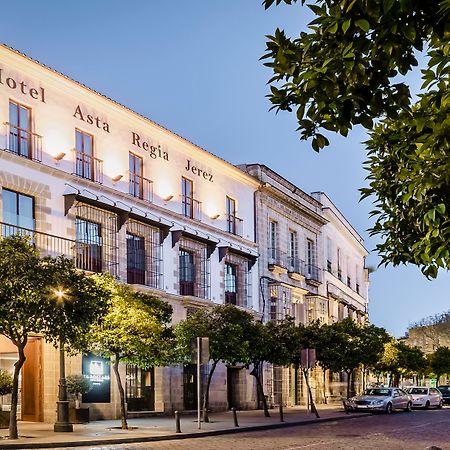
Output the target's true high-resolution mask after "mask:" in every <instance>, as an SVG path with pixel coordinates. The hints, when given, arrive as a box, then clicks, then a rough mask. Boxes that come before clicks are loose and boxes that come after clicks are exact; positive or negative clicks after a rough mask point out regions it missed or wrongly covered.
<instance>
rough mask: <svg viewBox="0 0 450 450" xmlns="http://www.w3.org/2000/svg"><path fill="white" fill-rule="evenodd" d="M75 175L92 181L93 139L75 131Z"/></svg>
mask: <svg viewBox="0 0 450 450" xmlns="http://www.w3.org/2000/svg"><path fill="white" fill-rule="evenodd" d="M75 153H76V162H75V173H76V175H78V176H79V177H82V178H87V179H88V180H94V138H93V136H91V135H90V134H87V133H85V132H83V131H80V130H75Z"/></svg>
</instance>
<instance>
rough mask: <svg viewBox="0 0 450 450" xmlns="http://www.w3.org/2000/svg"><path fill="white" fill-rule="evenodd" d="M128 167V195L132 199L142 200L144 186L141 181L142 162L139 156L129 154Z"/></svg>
mask: <svg viewBox="0 0 450 450" xmlns="http://www.w3.org/2000/svg"><path fill="white" fill-rule="evenodd" d="M128 159H129V166H130V186H129V187H130V191H129V192H130V194H131V195H132V196H133V197H137V198H140V199H142V198H143V196H144V185H143V180H142V176H143V174H142V172H143V166H144V164H143V161H142V158H141V157H140V156H137V155H135V154H134V153H131V152H130V154H129V158H128Z"/></svg>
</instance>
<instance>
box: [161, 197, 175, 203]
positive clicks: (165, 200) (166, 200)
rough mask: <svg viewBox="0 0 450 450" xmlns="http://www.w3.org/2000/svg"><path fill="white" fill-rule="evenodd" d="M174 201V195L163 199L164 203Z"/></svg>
mask: <svg viewBox="0 0 450 450" xmlns="http://www.w3.org/2000/svg"><path fill="white" fill-rule="evenodd" d="M172 199H173V195H168V196H167V197H163V200H164V203H168V202H170V200H172Z"/></svg>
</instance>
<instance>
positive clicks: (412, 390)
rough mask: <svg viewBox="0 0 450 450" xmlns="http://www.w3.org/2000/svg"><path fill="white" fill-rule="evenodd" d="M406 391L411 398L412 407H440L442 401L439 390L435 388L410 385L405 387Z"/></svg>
mask: <svg viewBox="0 0 450 450" xmlns="http://www.w3.org/2000/svg"><path fill="white" fill-rule="evenodd" d="M406 392H408V394H410V395H411V397H412V399H413V408H425V409H429V408H430V407H432V406H435V407H436V408H442V404H443V403H444V400H443V399H442V394H441V392H440V391H439V390H438V389H436V388H432V387H425V386H411V387H408V388H406Z"/></svg>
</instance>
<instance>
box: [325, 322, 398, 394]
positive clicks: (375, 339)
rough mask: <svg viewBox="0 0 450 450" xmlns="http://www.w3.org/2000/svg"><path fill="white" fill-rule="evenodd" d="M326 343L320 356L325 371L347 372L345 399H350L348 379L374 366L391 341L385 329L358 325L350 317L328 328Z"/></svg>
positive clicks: (349, 380)
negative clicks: (355, 372)
mask: <svg viewBox="0 0 450 450" xmlns="http://www.w3.org/2000/svg"><path fill="white" fill-rule="evenodd" d="M327 335H328V340H329V342H328V343H327V342H326V341H325V340H324V341H323V345H325V346H326V349H327V350H323V353H322V355H321V357H322V358H324V359H325V361H326V364H327V365H328V368H329V369H330V370H331V371H333V372H337V371H345V372H346V373H347V398H349V397H350V385H351V377H352V375H353V373H354V370H355V369H356V368H358V367H359V366H360V365H364V366H365V367H370V366H374V365H375V364H376V362H377V361H378V360H379V358H380V357H381V355H382V353H383V349H384V344H385V343H386V342H387V341H388V340H389V339H390V338H389V335H388V334H387V333H386V330H384V329H383V328H379V327H376V326H374V325H369V324H364V325H360V324H358V323H356V322H355V321H354V320H352V319H351V318H350V317H348V318H346V319H344V320H341V321H339V322H335V323H333V324H332V325H329V326H328V333H327Z"/></svg>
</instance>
